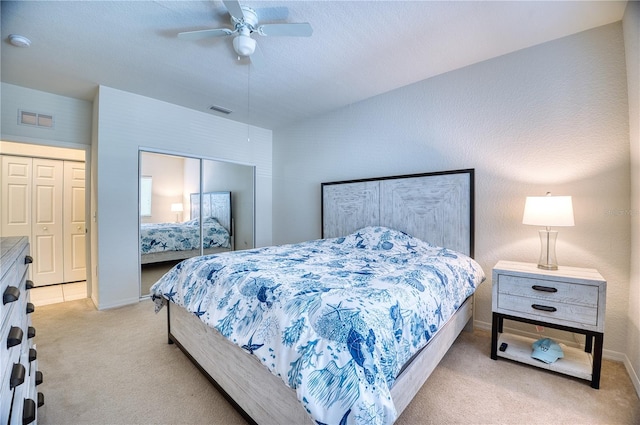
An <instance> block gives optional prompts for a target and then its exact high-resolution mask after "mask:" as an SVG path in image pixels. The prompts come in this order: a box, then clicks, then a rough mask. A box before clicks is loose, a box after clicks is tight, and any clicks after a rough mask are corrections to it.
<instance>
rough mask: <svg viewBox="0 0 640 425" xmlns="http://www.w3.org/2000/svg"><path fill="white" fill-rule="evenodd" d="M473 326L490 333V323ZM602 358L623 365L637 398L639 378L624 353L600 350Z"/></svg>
mask: <svg viewBox="0 0 640 425" xmlns="http://www.w3.org/2000/svg"><path fill="white" fill-rule="evenodd" d="M473 326H474V327H475V328H477V329H481V330H484V331H487V332H491V323H488V322H483V321H480V320H474V321H473ZM505 330H508V331H509V333H513V334H516V335H521V336H527V337H530V338H536V337H537V336H538V335H537V334H535V333H532V332H525V331H522V330H521V329H515V328H509V327H506V326H505ZM554 338H555V337H554ZM555 339H557V341H558V342H562V343H563V344H566V345H569V346H577V345H579V344H577V343H576V341H571V340H567V339H563V338H555ZM602 357H603V358H605V359H607V360H613V361H616V362H620V363H622V364H623V365H624V367H625V369H626V370H627V373H628V374H629V378H630V379H631V383H632V384H633V387H634V388H635V390H636V394H638V397H640V378H639V377H638V373H637V371H636V370H635V369H634V368H633V365H632V364H631V361H630V360H629V357H627V355H626V354H625V353H621V352H619V351H613V350H607V349H604V350H602Z"/></svg>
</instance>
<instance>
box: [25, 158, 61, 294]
mask: <svg viewBox="0 0 640 425" xmlns="http://www.w3.org/2000/svg"><path fill="white" fill-rule="evenodd" d="M63 176H64V167H63V162H62V161H58V160H53V159H40V158H34V159H33V180H32V185H33V186H32V194H33V212H32V214H33V215H32V216H33V234H32V242H31V243H32V248H31V252H32V253H33V257H34V267H33V281H34V283H35V284H36V285H37V286H41V285H51V284H54V283H62V282H64V250H63V247H64V240H63V236H64V235H63V221H62V211H63V208H62V204H63V198H62V195H63V183H64V180H63Z"/></svg>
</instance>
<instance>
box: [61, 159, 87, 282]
mask: <svg viewBox="0 0 640 425" xmlns="http://www.w3.org/2000/svg"><path fill="white" fill-rule="evenodd" d="M86 279H87V247H86V227H85V165H84V163H83V162H71V161H65V162H64V281H65V282H78V281H82V280H86Z"/></svg>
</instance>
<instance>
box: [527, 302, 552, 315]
mask: <svg viewBox="0 0 640 425" xmlns="http://www.w3.org/2000/svg"><path fill="white" fill-rule="evenodd" d="M531 308H533V309H534V310H541V311H548V312H551V313H553V312H554V311H556V310H557V308H555V307H551V306H548V305H540V304H531Z"/></svg>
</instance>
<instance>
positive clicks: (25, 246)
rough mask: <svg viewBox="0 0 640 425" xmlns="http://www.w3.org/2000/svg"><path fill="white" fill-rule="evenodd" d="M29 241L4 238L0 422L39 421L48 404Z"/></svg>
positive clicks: (0, 250)
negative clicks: (32, 295)
mask: <svg viewBox="0 0 640 425" xmlns="http://www.w3.org/2000/svg"><path fill="white" fill-rule="evenodd" d="M32 262H33V260H32V258H31V256H30V255H29V243H28V240H27V238H26V237H8V238H7V237H5V238H0V290H1V292H2V304H1V305H0V320H1V322H0V330H1V332H0V335H1V337H2V340H1V341H0V366H2V369H0V375H1V376H0V425H5V424H11V425H13V424H35V423H37V408H38V407H40V406H41V405H42V404H44V397H43V395H42V393H40V392H38V391H37V385H39V384H40V383H41V382H42V373H41V372H40V371H38V360H37V357H38V355H37V352H36V346H35V343H34V337H35V335H36V330H35V328H34V327H33V326H32V325H31V313H33V311H34V306H33V304H31V303H30V302H29V289H31V287H32V286H33V283H32V282H31V281H30V280H28V279H27V272H28V267H29V264H31V263H32Z"/></svg>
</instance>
